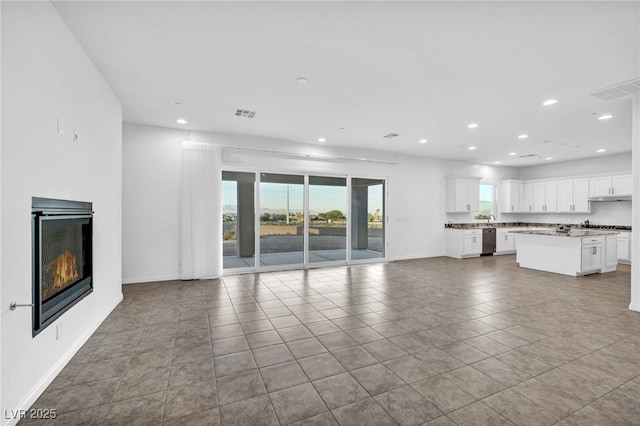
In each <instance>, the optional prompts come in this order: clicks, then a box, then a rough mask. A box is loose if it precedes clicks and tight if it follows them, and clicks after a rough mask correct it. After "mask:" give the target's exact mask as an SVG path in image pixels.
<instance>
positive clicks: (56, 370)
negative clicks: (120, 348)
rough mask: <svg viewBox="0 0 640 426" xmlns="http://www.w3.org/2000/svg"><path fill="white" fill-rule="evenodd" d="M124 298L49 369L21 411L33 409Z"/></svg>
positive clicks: (7, 425)
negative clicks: (35, 403)
mask: <svg viewBox="0 0 640 426" xmlns="http://www.w3.org/2000/svg"><path fill="white" fill-rule="evenodd" d="M123 298H124V296H123V295H122V293H120V298H119V299H118V301H117V303H115V304H114V305H113V307H112V308H111V309H109V310H108V312H106V313H105V314H104V315H102V316H101V317H99V318H98V320H96V321H95V322H94V323H93V324H92V325H91V327H90V328H89V329H88V331H87V332H86V333H84V334H83V335H82V336H81V337H80V339H78V340H77V341H76V343H74V344H73V345H72V346H71V347H70V348H69V349H68V350H67V351H66V352H65V353H64V355H63V356H62V357H61V358H60V359H59V360H58V362H56V363H55V364H54V365H53V366H52V367H51V368H50V369H49V371H48V372H47V373H46V374H45V375H44V377H43V378H42V379H41V380H40V381H39V382H38V383H37V384H36V385H35V386H34V387H33V389H32V390H31V392H29V394H28V395H27V397H26V398H25V399H24V400H23V401H22V402H21V403H20V404H19V410H25V411H26V410H28V409H29V407H31V406H32V405H33V403H34V402H36V401H37V400H38V398H40V395H42V394H43V393H44V391H45V390H46V389H47V387H48V386H49V385H50V384H51V382H53V380H54V379H55V378H56V377H57V376H58V374H60V372H61V371H62V369H63V368H64V367H65V366H66V365H67V364H68V363H69V361H71V358H73V356H74V355H75V354H76V353H78V351H79V350H80V348H81V347H82V346H83V345H84V344H85V343H87V340H89V338H90V337H91V336H92V335H93V333H95V331H96V330H97V329H98V327H100V325H101V324H102V323H103V322H104V320H105V319H107V317H108V316H109V315H110V314H111V312H113V310H114V309H115V308H116V306H118V304H119V303H120V302H122V299H123ZM3 414H4V413H3ZM3 417H4V416H3ZM5 420H7V421H6V422H5V423H3V425H4V426H14V425H16V424H18V422H19V421H20V418H15V419H13V418H12V419H5Z"/></svg>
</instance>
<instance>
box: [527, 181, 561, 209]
mask: <svg viewBox="0 0 640 426" xmlns="http://www.w3.org/2000/svg"><path fill="white" fill-rule="evenodd" d="M557 209H558V183H557V182H556V181H550V182H534V183H533V211H534V212H535V213H551V212H555V211H556V210H557Z"/></svg>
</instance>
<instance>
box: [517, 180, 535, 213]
mask: <svg viewBox="0 0 640 426" xmlns="http://www.w3.org/2000/svg"><path fill="white" fill-rule="evenodd" d="M533 185H534V184H533V182H525V183H524V184H523V185H522V203H521V204H520V211H521V212H523V213H533Z"/></svg>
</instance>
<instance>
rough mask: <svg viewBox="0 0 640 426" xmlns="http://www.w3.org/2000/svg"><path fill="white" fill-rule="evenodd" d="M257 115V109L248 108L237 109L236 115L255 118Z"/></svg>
mask: <svg viewBox="0 0 640 426" xmlns="http://www.w3.org/2000/svg"><path fill="white" fill-rule="evenodd" d="M255 115H256V112H255V111H248V110H246V109H237V110H236V117H244V118H253V117H254V116H255Z"/></svg>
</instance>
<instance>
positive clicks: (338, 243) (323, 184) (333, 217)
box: [308, 176, 347, 263]
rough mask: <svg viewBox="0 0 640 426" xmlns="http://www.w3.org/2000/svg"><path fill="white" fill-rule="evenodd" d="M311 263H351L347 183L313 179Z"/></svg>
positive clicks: (311, 183)
mask: <svg viewBox="0 0 640 426" xmlns="http://www.w3.org/2000/svg"><path fill="white" fill-rule="evenodd" d="M308 211H309V234H308V235H309V263H319V262H336V261H345V260H347V250H346V249H347V215H346V213H347V179H346V178H336V177H323V176H309V209H308Z"/></svg>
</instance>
